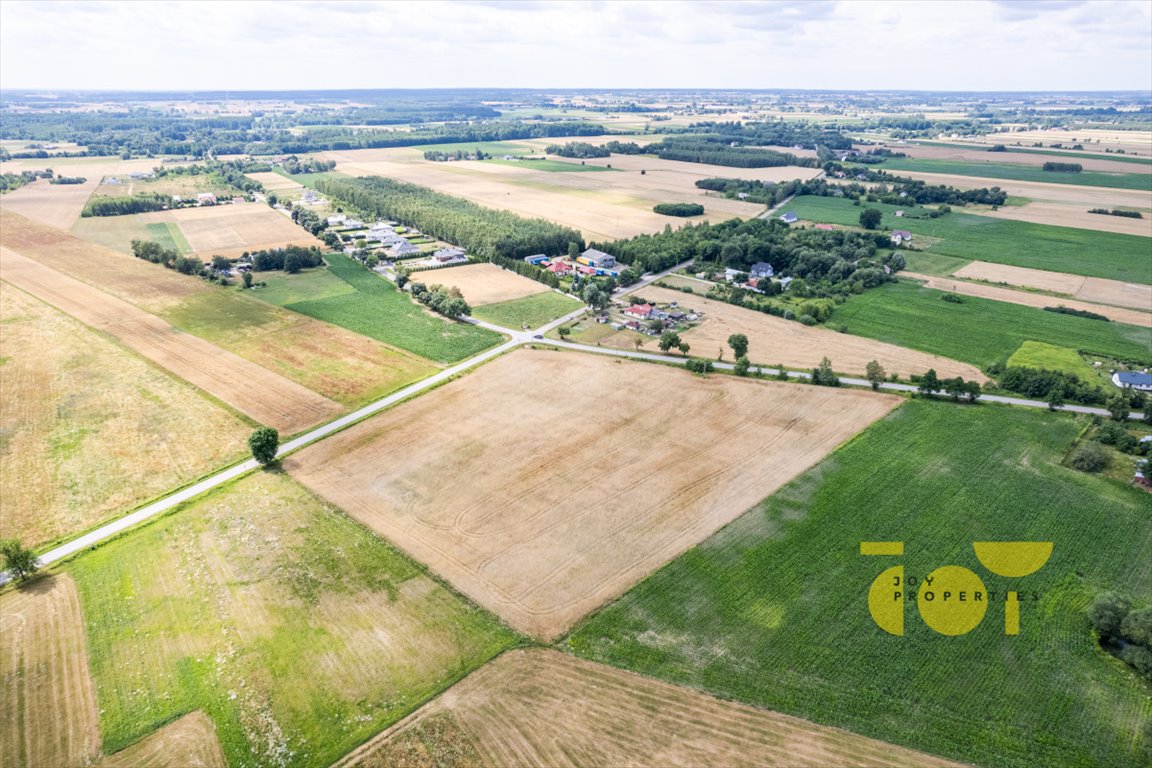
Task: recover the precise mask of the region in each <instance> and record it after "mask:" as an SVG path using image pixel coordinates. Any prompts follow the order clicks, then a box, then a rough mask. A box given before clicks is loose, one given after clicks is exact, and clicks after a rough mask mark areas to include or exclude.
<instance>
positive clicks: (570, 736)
mask: <svg viewBox="0 0 1152 768" xmlns="http://www.w3.org/2000/svg"><path fill="white" fill-rule="evenodd" d="M441 755H453V756H454V757H455V758H457V762H452V763H450V764H451V765H453V766H456V767H457V768H480V767H481V766H483V767H485V768H489V767H490V768H496V767H497V766H509V765H547V766H565V767H567V766H571V768H576V766H584V765H600V766H613V765H616V766H640V765H647V766H672V765H677V766H693V765H717V766H719V765H723V766H730V767H732V768H735V766H748V768H751V767H752V766H766V767H770V768H827V767H828V766H838V767H839V768H852V767H853V766H861V767H863V766H878V765H884V766H887V767H888V768H943V767H944V766H957V768H958V764H957V763H953V762H951V761H949V760H943V759H941V758H937V757H933V756H932V755H928V754H925V753H923V752H916V751H914V750H910V749H905V748H903V747H897V746H895V745H892V744H887V743H885V742H882V741H876V740H875V739H869V738H866V737H864V736H858V735H856V734H854V733H849V732H847V731H842V730H839V729H837V728H830V727H828V726H823V725H817V724H815V723H810V722H808V721H806V720H801V719H799V718H796V717H790V716H788V715H782V714H779V713H776V712H770V711H767V710H762V709H755V708H753V707H749V706H746V705H743V704H736V703H734V702H728V701H721V700H719V699H715V698H713V697H711V696H708V695H707V694H704V693H700V692H698V691H694V690H692V689H690V688H683V687H680V686H676V685H669V684H668V683H664V682H660V681H657V680H653V679H651V678H647V677H642V676H640V675H637V674H634V673H631V672H625V671H623V670H618V669H613V668H611V667H607V666H603V665H600V664H595V663H592V662H589V661H584V660H581V659H577V658H574V657H572V656H568V655H566V654H563V653H558V652H556V651H550V650H542V649H529V650H516V651H509V652H508V653H506V654H504V655H503V656H501V657H500V658H498V659H496V660H495V661H493V662H491V663H490V664H488V665H487V666H485V667H483V668H482V669H480V670H478V671H476V672H474V673H473V674H472V675H470V676H469V677H467V678H465V679H464V680H463V681H462V682H460V683H458V684H457V685H456V686H454V687H453V688H451V689H450V690H448V691H447V692H445V693H444V694H443V695H441V696H440V698H438V699H436V700H434V701H433V702H431V703H430V704H427V705H425V706H424V707H423V708H421V709H420V710H418V711H416V712H415V713H414V714H412V715H411V716H410V717H408V718H407V719H405V720H403V721H402V722H400V723H398V724H397V725H395V726H393V727H392V728H390V729H389V730H387V731H385V732H384V733H383V734H381V735H380V736H379V737H377V738H376V739H373V740H372V741H371V742H369V743H368V744H366V745H365V746H364V747H362V748H361V749H359V750H357V751H355V752H353V753H352V754H350V755H349V756H348V757H347V758H345V759H344V760H342V761H341V762H340V763H338V764H337V768H417V766H429V765H440V764H441V763H438V762H436V758H437V757H439V756H441Z"/></svg>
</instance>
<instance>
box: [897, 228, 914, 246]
mask: <svg viewBox="0 0 1152 768" xmlns="http://www.w3.org/2000/svg"><path fill="white" fill-rule="evenodd" d="M910 242H912V233H911V232H909V231H908V230H906V229H894V230H892V244H893V245H900V244H901V243H910Z"/></svg>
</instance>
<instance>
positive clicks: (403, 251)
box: [388, 240, 420, 258]
mask: <svg viewBox="0 0 1152 768" xmlns="http://www.w3.org/2000/svg"><path fill="white" fill-rule="evenodd" d="M417 253H420V249H419V248H417V247H416V246H414V245H412V243H410V242H408V241H407V240H405V241H404V242H402V243H396V244H395V245H393V246H392V247H391V248H389V249H388V254H389V255H390V256H392V257H393V258H400V257H402V256H414V255H416V254H417Z"/></svg>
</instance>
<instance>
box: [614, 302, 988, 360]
mask: <svg viewBox="0 0 1152 768" xmlns="http://www.w3.org/2000/svg"><path fill="white" fill-rule="evenodd" d="M637 293H638V295H641V296H643V297H644V298H645V299H648V300H650V301H659V302H669V301H678V302H680V305H681V307H688V308H691V309H695V310H701V311H703V312H704V317H703V322H701V323H700V324H699V325H698V326H696V327H695V328H693V329H691V330H689V331H686V332H684V333H681V334H680V336H681V338H683V339H684V340H685V341H687V342H688V343H689V344H690V345H691V347H692V350H691V353H692V354H694V355H698V356H701V357H709V358H714V357H715V356H716V354H717V352H718V351H719V350H720V348H721V347H723V349H724V356H725V358H727V359H728V360H729V361H731V359H732V350H731V349H729V348H728V337H729V336H730V335H731V334H733V333H743V334H745V335H747V336H748V340H749V345H748V357H749V358H750V359H751V360H752V361H753V362H755V363H760V364H763V365H775V364H777V363H783V364H784V365H785V366H786V367H788V368H792V369H796V368H799V369H811V368H815V367H816V366H817V365H819V364H820V359H821V358H823V357H827V358H828V359H830V360H831V361H832V367H833V368H834V369H835V370H837V371H840V372H842V373H849V374H854V375H858V376H859V375H863V374H864V368H865V367H866V366H867V365H868V362H869V361H871V360H876V361H878V362H879V363H880V364H881V365H882V366H884V369H885V370H887V371H888V372H889V373H899V374H900V376H901V377H904V378H906V377H908V376H909V375H911V374H914V373H915V374H920V373H924V372H925V371H927V370H928V369H929V368H935V369H936V373H938V374H939V375H940V377H941V378H948V377H951V376H963V377H964V378H965V379H975V380H977V381H981V382H983V381H987V377H985V376H984V374H983V373H981V372H980V369H978V368H976V367H975V366H973V365H968V364H967V363H960V362H957V361H955V360H950V359H948V358H946V357H940V356H938V355H930V354H927V353H925V352H917V351H915V350H912V349H906V348H904V347H898V346H895V345H893V344H886V343H884V342H882V341H876V340H874V339H866V338H864V337H862V336H852V335H850V334H847V333H837V332H835V331H833V330H831V329H829V328H820V327H812V328H809V327H807V326H805V325H802V324H800V323H798V322H796V321H794V320H784V319H783V318H779V317H772V316H771V315H766V314H764V313H762V312H753V311H752V310H750V309H744V308H743V307H735V306H732V305H731V304H725V303H724V302H722V301H713V300H711V299H705V298H703V297H697V296H687V297H686V296H685V294H683V293H680V292H679V291H673V290H670V289H668V288H659V287H657V286H648V287H646V288H643V289H641V290H640V291H638V292H637ZM605 344H606V345H607V346H620V347H624V346H627V347H628V348H631V344H632V341H631V336H628V335H625V334H618V336H617V337H614V338H612V339H610V340H608V341H606V342H605ZM647 345H648V347H650V348H654V347H655V346H656V345H655V340H654V339H651V340H649V341H648V342H647ZM650 351H652V350H651V349H650Z"/></svg>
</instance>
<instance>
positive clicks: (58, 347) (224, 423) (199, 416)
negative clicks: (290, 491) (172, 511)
mask: <svg viewBox="0 0 1152 768" xmlns="http://www.w3.org/2000/svg"><path fill="white" fill-rule="evenodd" d="M0 324H2V328H3V331H2V332H0V360H3V365H2V367H0V377H2V378H3V387H2V388H0V433H3V434H4V435H5V442H6V446H5V450H4V451H3V453H0V488H3V492H2V493H0V539H2V538H9V537H15V538H18V539H20V540H21V541H22V542H23V543H24V544H26V545H31V546H35V545H38V544H42V543H45V542H48V541H52V540H55V539H57V538H60V537H62V536H66V535H69V534H75V533H79V532H80V531H83V530H85V529H87V528H90V527H92V526H93V525H95V524H97V523H99V522H101V521H103V520H105V519H107V518H109V517H111V516H114V515H116V514H118V513H121V512H124V511H127V510H129V509H131V508H132V507H135V506H137V505H138V504H140V503H142V502H144V501H146V500H148V499H150V498H152V497H154V496H156V495H158V494H160V493H163V492H164V491H166V490H168V489H170V488H173V487H175V486H177V485H180V484H181V483H183V482H185V481H187V480H188V479H189V478H194V477H199V476H201V475H203V474H205V473H207V472H209V471H211V470H212V469H214V468H217V467H220V466H222V465H224V464H227V463H229V462H230V461H233V460H235V459H237V458H241V457H242V456H243V455H244V453H245V444H244V440H245V438H246V437H247V435H248V432H249V430H250V427H249V426H248V425H247V424H245V423H244V421H243V420H242V419H240V418H239V417H237V416H236V415H234V414H232V413H230V412H228V411H227V410H226V409H224V408H222V407H220V406H219V405H218V404H216V403H213V402H211V401H210V400H209V399H207V398H205V397H203V396H202V395H201V394H200V393H199V392H197V391H196V389H195V388H194V387H192V386H190V385H188V384H186V383H184V382H182V381H179V380H177V379H175V378H172V377H171V376H169V375H168V374H167V373H165V372H164V371H161V370H160V369H158V368H156V367H155V366H152V365H150V364H148V363H147V362H145V361H144V360H142V359H140V358H138V357H137V356H136V355H134V354H132V353H131V352H129V351H128V350H126V349H124V348H123V347H121V346H120V345H119V344H117V343H116V342H114V341H111V340H109V339H107V338H105V337H104V336H102V335H100V334H98V333H96V332H94V331H92V330H91V329H89V328H87V327H85V326H84V325H83V324H81V323H80V322H79V321H77V320H74V319H72V318H70V317H68V316H66V315H65V314H63V313H62V312H59V311H58V310H56V309H53V308H52V307H49V306H48V305H47V304H44V303H43V302H41V301H39V300H37V299H35V298H33V297H32V296H30V295H28V294H26V293H24V292H23V291H20V290H18V289H16V288H14V287H12V286H11V285H9V284H7V283H0Z"/></svg>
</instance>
